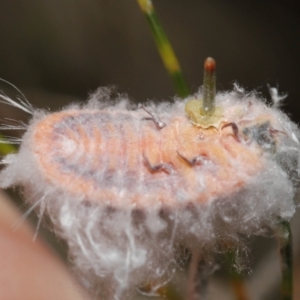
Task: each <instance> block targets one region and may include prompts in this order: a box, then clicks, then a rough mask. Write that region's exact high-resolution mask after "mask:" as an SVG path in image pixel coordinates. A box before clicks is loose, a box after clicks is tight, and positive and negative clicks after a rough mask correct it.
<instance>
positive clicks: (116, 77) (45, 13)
mask: <svg viewBox="0 0 300 300" xmlns="http://www.w3.org/2000/svg"><path fill="white" fill-rule="evenodd" d="M154 4H155V6H156V10H157V13H158V16H159V17H160V20H161V22H162V24H163V26H164V28H165V30H166V32H167V34H168V36H169V38H170V40H171V42H172V44H173V46H174V48H175V51H176V53H177V55H178V58H179V60H180V62H181V65H182V68H183V70H184V74H185V75H186V78H187V81H188V84H189V86H190V87H191V91H192V92H195V91H196V90H197V89H198V87H199V86H200V85H201V82H202V73H203V70H202V66H203V61H204V59H205V58H206V57H207V56H212V57H214V58H215V59H216V61H217V80H218V88H219V90H228V89H230V88H231V87H232V84H233V82H235V81H237V82H239V83H240V84H241V85H242V86H244V87H245V88H246V90H252V89H256V90H258V91H259V92H261V93H262V96H263V97H264V98H266V99H270V96H269V93H268V89H267V84H271V85H273V86H277V87H279V91H280V92H282V93H288V95H289V97H288V98H287V100H286V101H285V105H284V106H283V110H284V111H286V112H287V113H288V114H289V115H290V116H291V118H292V119H293V120H294V121H296V122H298V123H300V110H299V108H300V86H299V81H300V55H299V54H300V10H299V8H298V4H297V1H292V0H282V1H274V0H273V1H269V0H260V1H257V0H251V1H250V0H249V1H241V0H239V1H237V0H223V1H222V0H160V1H158V0H157V1H154ZM0 38H1V42H0V77H1V78H3V79H5V80H8V81H10V82H11V83H13V84H14V85H16V86H17V87H18V88H19V89H21V90H22V92H23V93H24V94H25V95H26V96H27V98H28V99H29V101H30V102H31V103H33V104H34V106H35V107H39V108H44V107H49V108H51V109H53V110H54V109H58V108H60V107H62V106H64V105H66V104H68V103H69V102H70V101H82V100H84V99H86V98H87V95H88V94H89V93H90V92H92V91H93V90H95V89H96V88H97V87H98V86H107V85H111V84H113V85H116V86H117V87H118V89H119V91H120V92H125V93H128V94H129V96H130V97H131V98H132V99H133V101H137V102H143V101H146V100H147V99H156V100H157V101H159V100H170V99H171V98H172V97H173V95H174V88H173V86H172V83H171V81H170V79H169V77H168V75H167V74H166V72H165V70H164V69H163V66H162V63H161V61H160V58H159V56H158V54H157V51H156V48H155V45H154V42H153V39H152V37H151V34H150V30H149V28H148V25H147V22H146V21H145V18H144V16H143V15H142V14H141V12H140V11H139V8H138V5H137V3H136V1H135V0H126V1H125V0H122V1H120V0H48V1H47V0H0ZM0 88H1V89H2V90H3V91H5V92H6V93H8V94H9V95H11V96H15V94H16V92H14V91H12V90H11V88H10V87H9V86H8V85H7V84H5V83H0ZM0 117H1V118H4V117H8V118H17V119H24V120H25V119H26V116H25V115H24V114H22V113H20V112H19V111H17V110H16V109H15V108H10V107H7V106H3V105H1V106H0ZM298 217H299V216H298ZM298 219H299V218H298ZM294 223H295V224H296V221H295V222H294ZM298 223H299V222H298ZM297 226H298V225H297ZM297 226H296V225H294V228H295V229H294V230H297ZM298 231H299V230H298ZM294 233H295V238H296V246H295V251H296V253H295V259H296V262H297V266H298V265H299V263H298V260H299V259H298V257H299V254H298V253H299V248H300V242H299V238H298V236H299V237H300V234H299V232H297V231H296V232H294ZM297 241H298V242H297ZM270 244H271V246H270ZM253 245H254V246H253V247H254V248H253V249H254V250H253V253H254V254H253V261H254V262H255V261H256V264H255V263H254V273H253V274H254V276H252V277H251V278H250V280H249V286H250V287H252V291H251V294H252V295H253V299H277V297H278V280H279V278H278V276H277V275H276V276H277V277H276V276H275V277H276V278H275V279H274V280H273V281H272V280H271V279H270V278H271V277H272V276H273V275H274V274H278V275H279V266H278V265H276V263H274V265H276V266H275V267H274V268H275V269H274V268H272V265H273V263H272V262H273V261H275V262H276V255H275V254H274V253H275V252H274V251H275V250H274V249H275V243H274V240H273V241H271V242H270V240H264V239H259V240H256V242H254V243H253ZM270 247H271V248H272V247H273V248H272V249H273V250H269V248H270ZM272 251H273V252H272ZM272 253H273V254H274V255H275V256H274V260H270V257H271V255H273V254H272ZM268 261H270V262H268ZM264 263H265V265H266V266H265V267H264V268H263V264H264ZM255 268H256V269H255ZM268 268H269V269H268ZM261 270H262V271H261ZM255 274H256V275H255ZM295 274H296V276H297V277H296V278H297V279H298V280H299V278H300V269H299V268H298V267H296V268H295ZM221 275H222V274H221ZM221 275H220V276H221ZM218 278H219V277H218V276H216V279H215V280H216V281H217V284H216V287H220V286H221V287H220V290H221V295H222V291H224V289H222V287H223V286H222V283H220V282H219V281H218ZM220 278H222V276H221V277H220ZM251 280H252V281H251ZM270 280H271V281H272V282H271V283H270ZM223 281H224V280H223ZM218 282H219V283H218ZM251 282H252V283H251ZM268 282H269V283H268ZM296 283H297V281H296ZM224 286H227V287H226V288H227V289H228V284H227V283H226V284H225V285H224ZM276 286H277V288H276ZM226 288H225V291H227V290H226ZM215 290H216V291H217V288H216V289H215ZM227 292H228V291H227ZM227 292H225V293H224V292H223V296H222V299H225V298H226V297H225V295H227ZM216 293H217V292H216ZM297 293H298V292H297ZM214 299H221V298H214ZM226 299H227V298H226ZM228 299H230V298H228ZM296 299H297V298H296ZM298 299H300V297H299V298H298Z"/></svg>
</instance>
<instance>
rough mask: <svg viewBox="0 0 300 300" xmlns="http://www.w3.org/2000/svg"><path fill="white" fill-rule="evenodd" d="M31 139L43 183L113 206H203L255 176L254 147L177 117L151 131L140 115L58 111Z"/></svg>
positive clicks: (257, 165)
mask: <svg viewBox="0 0 300 300" xmlns="http://www.w3.org/2000/svg"><path fill="white" fill-rule="evenodd" d="M30 138H31V139H32V150H33V152H34V157H35V159H36V162H37V164H38V166H39V170H40V172H41V176H42V177H43V178H45V180H46V181H49V182H51V184H53V185H54V186H56V187H57V188H60V189H64V190H66V189H67V190H68V191H69V193H71V194H72V193H73V194H77V195H82V197H83V198H84V199H85V200H90V201H98V202H104V203H109V204H110V205H113V206H115V205H116V206H124V205H128V203H130V204H132V205H138V206H145V205H147V203H149V201H150V202H151V203H160V204H164V205H167V206H168V205H176V204H177V205H178V204H179V203H185V204H187V203H190V202H193V203H197V202H205V201H208V200H212V199H215V198H218V197H220V196H221V195H223V196H224V193H225V194H226V193H229V194H230V193H232V192H233V191H235V190H237V189H239V188H240V187H242V186H243V185H244V184H245V181H246V179H247V177H249V176H251V175H253V174H255V173H256V172H258V171H259V169H260V168H261V162H260V160H259V159H258V158H257V156H259V150H258V149H257V148H256V147H252V148H251V147H249V146H247V145H244V144H242V143H240V142H239V141H238V140H237V139H236V137H235V134H234V132H233V131H232V130H231V129H229V130H225V129H220V130H216V129H215V128H209V129H203V128H201V127H197V126H194V125H193V124H192V123H191V122H190V121H189V120H188V119H187V117H186V116H185V114H184V112H183V113H182V114H181V115H175V114H174V116H171V117H170V118H169V120H168V124H167V126H165V127H163V128H162V129H158V128H157V126H156V124H155V123H154V122H153V121H151V120H146V119H145V111H144V110H142V109H139V110H134V111H121V110H115V111H109V110H108V111H106V110H103V111H99V110H91V109H90V110H87V109H83V110H68V111H62V112H59V113H54V114H51V115H48V116H46V117H45V118H43V119H42V120H40V121H39V122H37V124H36V125H35V127H34V130H33V131H32V136H31V137H30ZM238 164H243V165H244V167H243V170H242V172H241V173H239V176H235V174H236V172H235V168H236V167H237V165H238ZM224 191H225V192H224Z"/></svg>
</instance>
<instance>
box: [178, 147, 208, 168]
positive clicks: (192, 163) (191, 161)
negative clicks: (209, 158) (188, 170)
mask: <svg viewBox="0 0 300 300" xmlns="http://www.w3.org/2000/svg"><path fill="white" fill-rule="evenodd" d="M177 154H178V156H179V157H180V158H182V159H183V160H184V161H185V162H186V163H187V164H188V165H190V166H191V167H193V166H196V165H202V164H203V162H204V158H203V156H201V155H198V156H195V157H193V158H192V159H188V158H186V157H185V156H183V155H182V154H181V153H180V152H178V151H177Z"/></svg>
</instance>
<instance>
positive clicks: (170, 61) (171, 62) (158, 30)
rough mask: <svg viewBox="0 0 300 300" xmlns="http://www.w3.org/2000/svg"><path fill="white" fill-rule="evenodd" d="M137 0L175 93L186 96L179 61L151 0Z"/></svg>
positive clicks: (187, 90)
mask: <svg viewBox="0 0 300 300" xmlns="http://www.w3.org/2000/svg"><path fill="white" fill-rule="evenodd" d="M137 2H138V4H139V6H140V8H141V10H142V11H143V13H144V14H145V16H146V18H147V21H148V23H149V25H150V28H151V31H152V34H153V37H154V41H155V43H156V47H157V49H158V52H159V54H160V56H161V59H162V61H163V63H164V66H165V68H166V70H167V72H168V73H169V75H170V77H171V79H172V81H173V83H174V86H175V89H176V93H177V94H178V95H179V96H180V97H186V96H188V94H189V89H188V87H187V84H186V82H185V80H184V77H183V74H182V70H181V67H180V64H179V61H178V59H177V57H176V55H175V52H174V50H173V48H172V46H171V44H170V42H169V40H168V38H167V35H166V33H165V31H164V30H163V28H162V26H161V24H160V22H159V20H158V17H157V14H156V12H155V9H154V6H153V3H152V1H151V0H137Z"/></svg>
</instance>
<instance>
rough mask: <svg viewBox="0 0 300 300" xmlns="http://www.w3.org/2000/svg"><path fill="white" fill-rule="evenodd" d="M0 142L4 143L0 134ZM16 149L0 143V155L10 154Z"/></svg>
mask: <svg viewBox="0 0 300 300" xmlns="http://www.w3.org/2000/svg"><path fill="white" fill-rule="evenodd" d="M0 140H3V141H5V139H4V138H3V137H2V135H1V134H0ZM16 151H17V148H16V147H15V146H14V145H11V144H5V143H0V155H7V154H9V153H12V152H16Z"/></svg>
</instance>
